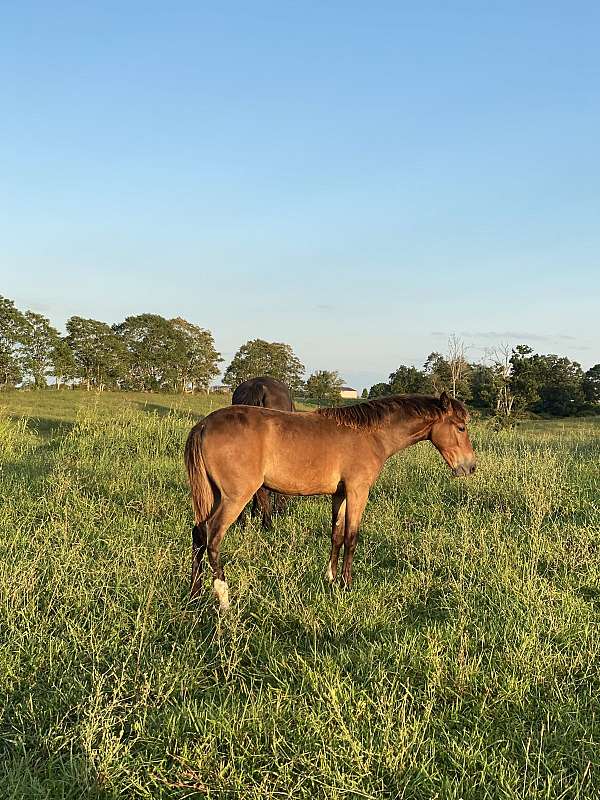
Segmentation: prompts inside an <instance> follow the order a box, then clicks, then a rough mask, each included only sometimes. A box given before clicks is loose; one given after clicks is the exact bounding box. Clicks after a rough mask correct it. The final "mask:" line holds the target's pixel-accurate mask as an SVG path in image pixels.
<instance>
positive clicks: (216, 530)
mask: <svg viewBox="0 0 600 800" xmlns="http://www.w3.org/2000/svg"><path fill="white" fill-rule="evenodd" d="M250 497H251V495H248V496H246V497H242V498H236V499H232V498H228V497H223V496H222V497H221V502H220V504H219V506H218V508H217V509H216V511H215V512H214V513H213V514H212V516H211V517H210V518H209V520H208V522H207V528H208V562H209V564H210V568H211V570H212V578H213V593H214V594H215V596H216V597H217V599H218V601H219V608H220V610H221V611H227V610H228V608H229V587H228V586H227V581H226V580H225V572H224V570H223V567H222V566H221V555H220V554H221V541H222V539H223V536H225V533H226V532H227V529H228V528H229V526H230V525H232V524H233V523H234V522H235V521H236V519H237V518H238V517H239V515H240V513H241V512H242V509H243V508H244V506H245V505H246V503H247V502H248V500H249V499H250Z"/></svg>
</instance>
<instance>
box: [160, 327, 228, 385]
mask: <svg viewBox="0 0 600 800" xmlns="http://www.w3.org/2000/svg"><path fill="white" fill-rule="evenodd" d="M170 322H171V325H172V326H173V328H174V329H175V331H176V332H178V333H179V334H180V335H181V336H182V337H183V340H184V342H185V345H184V349H185V360H184V361H183V363H182V364H181V365H180V366H181V367H182V370H181V373H180V375H179V381H180V385H181V390H182V391H185V389H186V387H188V386H189V388H190V389H191V391H192V392H194V391H195V390H196V389H204V390H205V391H206V390H208V387H209V385H210V382H211V380H212V379H213V378H214V377H216V376H217V375H218V374H219V366H218V365H219V363H220V362H221V361H223V359H222V358H221V354H220V353H218V352H217V351H216V350H215V343H214V339H213V337H212V334H211V332H210V331H207V330H204V328H199V327H198V326H197V325H193V324H192V323H191V322H188V321H187V320H185V319H182V318H181V317H176V318H175V319H172V320H171V321H170Z"/></svg>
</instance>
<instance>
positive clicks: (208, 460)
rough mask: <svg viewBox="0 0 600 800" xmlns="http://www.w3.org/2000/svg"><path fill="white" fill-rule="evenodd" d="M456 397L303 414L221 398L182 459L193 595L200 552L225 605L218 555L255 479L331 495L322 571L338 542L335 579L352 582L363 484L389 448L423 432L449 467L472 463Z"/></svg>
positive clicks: (331, 568) (331, 570) (286, 489)
mask: <svg viewBox="0 0 600 800" xmlns="http://www.w3.org/2000/svg"><path fill="white" fill-rule="evenodd" d="M468 419H469V415H468V412H467V409H466V408H465V406H464V405H463V404H462V403H461V402H459V401H458V400H456V399H454V398H451V397H449V396H448V395H447V394H446V392H442V394H441V395H440V397H439V398H438V397H431V396H427V395H392V396H390V397H382V398H378V399H375V400H368V401H365V402H362V403H357V404H356V405H352V406H345V407H343V406H342V407H335V408H319V409H317V410H316V411H312V412H309V413H305V414H291V413H289V412H284V411H274V410H272V409H267V408H260V407H258V406H228V407H226V408H222V409H219V410H217V411H213V413H212V414H209V415H208V416H207V417H205V418H204V419H203V420H201V421H200V422H198V423H197V424H196V425H195V426H194V427H193V428H192V430H191V431H190V434H189V436H188V439H187V442H186V445H185V454H184V458H185V465H186V469H187V474H188V479H189V483H190V489H191V496H192V505H193V509H194V516H195V525H194V527H193V530H192V581H191V596H192V598H195V597H197V596H198V595H199V593H200V590H201V583H202V578H201V570H202V559H203V556H204V553H205V552H206V551H207V550H208V560H209V564H210V568H211V571H212V579H213V593H214V594H215V595H216V597H217V599H218V601H219V609H220V610H221V611H222V612H224V611H227V609H228V608H229V588H228V586H227V581H226V579H225V573H224V571H223V567H222V566H221V562H220V548H221V542H222V540H223V536H224V535H225V533H226V531H227V529H228V528H229V526H230V525H231V524H232V523H233V522H235V520H236V519H237V517H238V516H239V514H240V512H241V511H242V509H243V508H244V506H245V505H246V504H247V503H248V501H249V500H250V498H251V497H252V495H253V494H254V493H255V492H256V491H257V489H259V488H260V487H261V486H263V485H264V486H266V487H268V488H269V489H272V490H274V491H277V492H281V493H282V494H294V495H314V494H324V495H331V496H332V528H331V550H330V554H329V562H328V565H327V572H326V577H327V579H328V580H329V582H330V583H333V582H334V581H335V580H336V576H337V571H338V556H339V552H340V549H341V546H342V543H343V545H344V560H343V567H342V576H341V583H342V585H343V586H344V587H345V588H346V589H350V587H351V586H352V559H353V556H354V552H355V550H356V543H357V534H358V529H359V525H360V521H361V518H362V515H363V511H364V508H365V505H366V502H367V499H368V495H369V490H370V488H371V486H372V484H373V483H374V481H375V480H376V478H377V477H378V476H379V474H380V472H381V470H382V468H383V465H384V464H385V462H386V461H387V459H388V458H390V456H392V455H394V454H395V453H398V452H399V451H400V450H404V449H405V448H407V447H410V446H411V445H413V444H416V443H417V442H421V441H423V440H429V441H430V442H431V443H432V444H433V445H434V447H435V448H436V449H437V450H438V451H439V453H440V454H441V456H442V458H443V459H444V461H445V462H446V464H447V465H448V466H449V467H450V469H451V470H452V472H453V473H454V475H456V476H459V475H470V474H471V473H473V472H474V471H475V461H476V459H475V453H474V452H473V447H472V445H471V441H470V439H469V433H468V431H467V426H466V423H467V422H468Z"/></svg>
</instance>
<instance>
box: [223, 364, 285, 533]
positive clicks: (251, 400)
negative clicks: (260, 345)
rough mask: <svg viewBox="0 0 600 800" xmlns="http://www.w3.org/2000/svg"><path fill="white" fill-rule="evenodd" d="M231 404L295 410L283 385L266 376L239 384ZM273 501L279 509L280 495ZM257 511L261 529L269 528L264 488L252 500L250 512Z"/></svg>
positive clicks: (268, 503)
mask: <svg viewBox="0 0 600 800" xmlns="http://www.w3.org/2000/svg"><path fill="white" fill-rule="evenodd" d="M231 404H232V405H234V406H237V405H240V406H262V407H263V408H274V409H275V410H276V411H295V410H296V408H295V406H294V401H293V400H292V395H291V394H290V390H289V389H288V387H287V386H286V385H285V383H281V381H277V380H275V378H269V377H267V376H261V377H260V378H250V379H249V380H247V381H244V382H243V383H240V385H239V386H237V387H236V389H235V390H234V392H233V396H232V398H231ZM274 499H275V505H276V506H278V507H280V506H281V504H282V501H283V498H282V497H281V495H279V496H277V495H276V496H275V498H274ZM257 510H260V513H261V519H262V525H263V528H270V527H271V523H272V520H271V512H272V510H273V502H272V500H271V492H269V490H268V489H266V488H265V487H264V486H261V487H260V489H258V490H257V491H256V493H255V495H254V497H253V499H252V511H253V512H255V511H257Z"/></svg>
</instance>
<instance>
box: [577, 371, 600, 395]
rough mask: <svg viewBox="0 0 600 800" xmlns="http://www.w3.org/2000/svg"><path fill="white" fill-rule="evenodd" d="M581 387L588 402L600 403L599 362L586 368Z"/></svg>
mask: <svg viewBox="0 0 600 800" xmlns="http://www.w3.org/2000/svg"><path fill="white" fill-rule="evenodd" d="M581 388H582V390H583V394H584V397H585V399H586V400H587V402H588V403H600V364H595V365H594V366H593V367H590V368H589V369H588V371H587V372H586V373H585V375H584V376H583V381H582V384H581Z"/></svg>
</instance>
